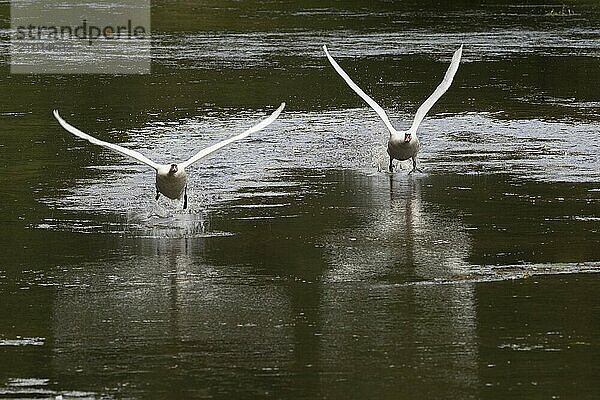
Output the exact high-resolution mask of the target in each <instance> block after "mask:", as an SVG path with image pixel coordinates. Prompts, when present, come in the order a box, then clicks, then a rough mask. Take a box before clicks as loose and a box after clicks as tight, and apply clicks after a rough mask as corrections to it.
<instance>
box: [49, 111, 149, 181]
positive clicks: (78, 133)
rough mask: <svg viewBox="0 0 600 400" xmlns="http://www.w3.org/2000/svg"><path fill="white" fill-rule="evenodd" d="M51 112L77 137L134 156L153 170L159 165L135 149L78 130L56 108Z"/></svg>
mask: <svg viewBox="0 0 600 400" xmlns="http://www.w3.org/2000/svg"><path fill="white" fill-rule="evenodd" d="M53 114H54V118H56V120H57V121H58V123H59V124H60V125H61V126H62V127H63V128H65V129H66V130H67V131H69V132H71V133H72V134H73V135H75V136H78V137H80V138H82V139H85V140H87V141H88V142H90V143H93V144H97V145H99V146H102V147H106V148H108V149H111V150H114V151H116V152H117V153H121V154H123V155H126V156H129V157H132V158H135V159H136V160H138V161H139V162H141V163H143V164H146V165H148V166H150V167H152V168H154V169H155V170H158V167H159V165H158V164H157V163H155V162H154V161H152V160H150V159H149V158H147V157H145V156H144V155H142V154H140V153H138V152H137V151H135V150H130V149H127V148H125V147H122V146H119V145H116V144H114V143H108V142H105V141H103V140H99V139H96V138H95V137H93V136H90V135H88V134H87V133H85V132H82V131H80V130H79V129H77V128H75V127H74V126H73V125H70V124H69V123H68V122H67V121H65V120H64V119H62V118H61V116H60V115H59V114H58V110H54V112H53Z"/></svg>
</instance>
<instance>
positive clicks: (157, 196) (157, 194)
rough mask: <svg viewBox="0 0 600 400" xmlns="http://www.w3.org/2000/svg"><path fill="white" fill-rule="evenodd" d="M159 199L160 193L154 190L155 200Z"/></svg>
mask: <svg viewBox="0 0 600 400" xmlns="http://www.w3.org/2000/svg"><path fill="white" fill-rule="evenodd" d="M159 197H160V192H159V191H158V190H156V200H158V198H159Z"/></svg>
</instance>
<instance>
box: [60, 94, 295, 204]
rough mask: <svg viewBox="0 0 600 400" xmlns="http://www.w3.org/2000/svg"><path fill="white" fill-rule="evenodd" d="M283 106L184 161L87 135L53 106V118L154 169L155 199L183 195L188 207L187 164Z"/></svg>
mask: <svg viewBox="0 0 600 400" xmlns="http://www.w3.org/2000/svg"><path fill="white" fill-rule="evenodd" d="M284 107H285V103H281V105H280V106H279V108H278V109H277V110H275V111H274V112H273V113H272V114H271V115H270V116H269V117H268V118H266V119H264V120H263V121H261V122H260V123H258V124H256V125H254V126H253V127H251V128H249V129H247V130H246V131H244V132H242V133H240V134H239V135H235V136H232V137H230V138H228V139H225V140H223V141H220V142H218V143H216V144H214V145H212V146H209V147H207V148H205V149H203V150H201V151H199V152H198V153H196V154H195V155H194V156H193V157H191V158H190V159H188V160H187V161H184V162H180V163H172V164H158V163H155V162H154V161H152V160H150V159H149V158H147V157H146V156H144V155H143V154H141V153H139V152H137V151H135V150H131V149H128V148H125V147H122V146H119V145H117V144H114V143H109V142H105V141H103V140H99V139H96V138H95V137H93V136H91V135H88V134H87V133H85V132H82V131H80V130H79V129H77V128H75V127H74V126H72V125H70V124H69V123H68V122H66V121H65V120H64V119H62V117H61V116H60V115H59V113H58V110H54V112H53V114H54V118H56V120H57V121H58V123H59V124H60V125H61V126H62V127H63V128H64V129H66V130H67V131H69V132H71V133H72V134H73V135H75V136H77V137H80V138H81V139H85V140H87V141H88V142H90V143H93V144H96V145H99V146H102V147H106V148H108V149H111V150H114V151H116V152H118V153H121V154H123V155H126V156H129V157H132V158H134V159H136V160H137V161H139V162H141V163H142V164H145V165H147V166H149V167H151V168H153V169H154V170H155V172H156V199H157V200H158V198H159V196H160V194H162V195H164V196H165V197H168V198H169V199H172V200H181V198H182V197H183V208H184V209H185V208H187V180H188V178H187V173H186V171H185V169H186V168H187V167H189V166H190V165H191V164H193V163H195V162H197V161H199V160H200V159H202V158H204V157H206V156H208V155H209V154H211V153H213V152H215V151H217V150H219V149H220V148H222V147H225V146H226V145H228V144H230V143H232V142H234V141H236V140H240V139H243V138H245V137H246V136H248V135H250V134H251V133H254V132H258V131H260V130H261V129H263V128H265V127H267V126H268V125H270V124H271V123H273V122H274V121H275V120H276V119H277V117H278V116H279V114H281V111H283V108H284Z"/></svg>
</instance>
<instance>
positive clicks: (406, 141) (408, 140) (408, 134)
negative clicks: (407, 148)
mask: <svg viewBox="0 0 600 400" xmlns="http://www.w3.org/2000/svg"><path fill="white" fill-rule="evenodd" d="M410 139H412V135H411V134H410V132H406V133H405V134H404V143H408V142H410Z"/></svg>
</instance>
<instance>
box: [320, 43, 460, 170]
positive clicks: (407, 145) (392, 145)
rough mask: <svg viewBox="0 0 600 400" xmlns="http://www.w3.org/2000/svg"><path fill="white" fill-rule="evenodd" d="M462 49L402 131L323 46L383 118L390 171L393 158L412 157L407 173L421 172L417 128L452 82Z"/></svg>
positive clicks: (456, 52) (356, 90)
mask: <svg viewBox="0 0 600 400" xmlns="http://www.w3.org/2000/svg"><path fill="white" fill-rule="evenodd" d="M462 49H463V47H462V45H461V46H460V48H459V49H458V50H456V51H455V52H454V55H453V56H452V62H450V67H448V71H446V75H444V79H443V80H442V83H440V84H439V86H438V87H437V88H436V89H435V91H434V92H433V93H432V94H431V96H429V98H428V99H427V100H425V102H424V103H423V104H421V107H419V109H418V110H417V113H416V114H415V118H414V120H413V123H412V126H411V127H410V129H409V130H408V131H405V132H402V131H398V130H396V129H395V128H394V127H393V126H392V124H391V123H390V120H389V118H388V116H387V114H386V113H385V111H384V110H383V108H381V107H380V106H379V104H377V103H376V102H375V101H374V100H373V99H372V98H370V97H369V96H368V95H367V94H366V93H365V92H363V90H362V89H361V88H359V87H358V86H357V85H356V83H354V82H353V81H352V79H350V77H349V76H348V74H346V72H345V71H344V70H343V69H342V67H340V66H339V65H338V63H337V62H336V61H335V60H334V59H333V57H331V55H330V54H329V51H327V46H325V45H324V46H323V50H325V54H326V55H327V58H328V59H329V62H330V63H331V65H333V68H334V69H335V70H336V71H337V73H338V74H340V76H341V77H342V78H344V80H345V81H346V83H347V84H348V86H350V88H352V90H354V91H355V92H356V94H358V95H359V96H360V97H362V99H363V100H364V101H366V102H367V104H368V105H370V106H371V108H373V110H375V112H376V113H377V114H378V115H379V117H380V118H381V119H382V120H383V123H384V124H385V126H386V127H387V128H388V130H389V131H390V138H389V140H388V150H387V151H388V154H389V156H390V166H389V170H390V172H393V169H394V166H393V165H392V161H393V160H394V159H396V160H400V161H404V160H408V159H409V158H412V161H413V169H412V170H411V171H410V172H409V174H410V173H412V172H414V171H415V170H417V171H419V172H421V170H420V169H419V168H417V153H418V151H419V148H420V143H419V139H418V138H417V129H418V128H419V125H420V124H421V122H422V121H423V118H425V114H427V112H428V111H429V110H430V109H431V107H433V105H434V104H435V102H436V101H438V99H439V98H440V97H442V95H443V94H444V93H445V92H446V90H448V88H449V87H450V85H451V84H452V79H453V78H454V75H455V74H456V71H457V70H458V64H459V63H460V57H461V56H462Z"/></svg>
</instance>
